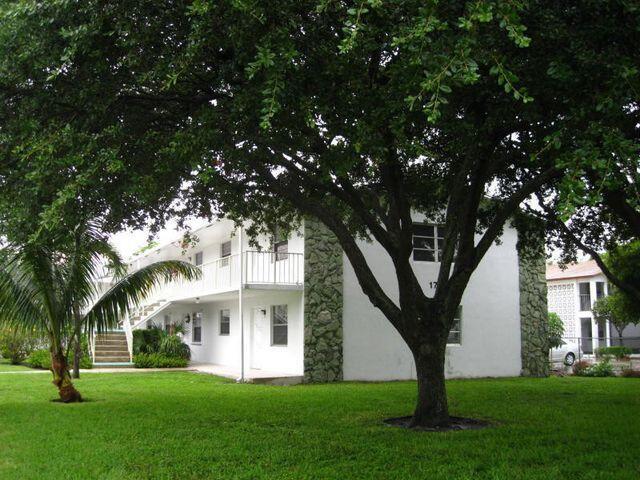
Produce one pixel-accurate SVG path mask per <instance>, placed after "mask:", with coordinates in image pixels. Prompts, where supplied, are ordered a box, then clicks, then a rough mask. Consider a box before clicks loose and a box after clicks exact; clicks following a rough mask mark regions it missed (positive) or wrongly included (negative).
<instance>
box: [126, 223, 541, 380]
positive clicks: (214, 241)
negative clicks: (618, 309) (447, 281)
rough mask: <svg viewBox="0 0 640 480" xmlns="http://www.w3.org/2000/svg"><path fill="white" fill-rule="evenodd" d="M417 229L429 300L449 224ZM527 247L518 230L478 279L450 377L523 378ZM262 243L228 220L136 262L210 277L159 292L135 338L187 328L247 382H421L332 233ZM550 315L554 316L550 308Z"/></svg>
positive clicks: (376, 262)
mask: <svg viewBox="0 0 640 480" xmlns="http://www.w3.org/2000/svg"><path fill="white" fill-rule="evenodd" d="M415 221H416V224H417V227H416V235H415V238H414V247H415V249H414V253H413V259H412V261H413V262H414V266H415V271H416V272H417V275H418V278H419V280H420V281H421V283H422V285H423V288H424V289H425V290H426V291H427V292H429V291H430V290H433V288H434V286H435V284H434V282H435V281H436V278H437V272H438V266H439V265H438V263H437V261H438V255H439V247H440V248H441V246H442V235H441V234H439V227H438V225H431V224H428V223H426V221H425V219H424V218H422V217H421V216H419V215H417V216H416V217H415ZM517 241H518V232H517V231H516V229H515V228H513V227H506V228H505V231H504V234H503V236H502V238H501V243H500V245H494V246H492V247H491V249H490V250H489V252H488V253H487V255H486V257H485V258H484V259H483V261H482V263H481V264H480V266H479V267H478V269H477V270H476V272H475V273H474V274H473V276H472V278H471V281H470V284H469V286H468V288H467V290H466V292H465V294H464V297H463V300H462V305H461V313H460V318H459V320H458V322H457V323H456V325H455V326H454V329H453V330H452V332H451V334H450V345H449V347H448V349H447V359H446V373H447V375H448V376H449V377H483V376H514V375H520V373H521V371H522V370H523V360H522V359H523V349H522V348H523V347H522V345H523V338H522V331H523V329H522V325H523V322H524V321H525V319H524V318H523V315H522V308H521V306H522V303H523V299H522V298H521V294H520V282H521V280H522V275H521V274H522V272H521V269H522V262H521V261H520V258H519V255H518V249H517V248H516V244H517ZM258 244H259V245H258V246H257V247H256V246H255V245H251V244H250V242H249V239H248V238H247V235H246V234H244V232H243V231H242V229H240V228H236V227H235V226H234V224H233V223H232V222H231V221H226V220H221V221H217V222H215V223H213V224H211V225H208V226H206V227H204V228H201V229H199V230H197V231H195V232H193V241H191V242H188V244H184V245H181V244H180V242H175V243H172V244H168V245H163V246H161V247H157V248H155V249H152V250H150V251H147V252H145V253H144V254H142V255H139V256H137V257H135V258H134V259H133V260H132V262H131V267H132V268H133V269H136V268H140V267H142V266H144V265H147V264H150V263H153V262H156V261H159V260H166V259H181V260H185V261H189V262H192V263H194V264H195V265H198V266H199V267H200V268H201V269H202V278H201V279H200V280H198V281H195V282H188V283H184V282H175V283H172V284H168V285H165V286H163V288H161V289H160V290H159V291H157V292H155V293H154V295H153V296H152V298H149V300H148V302H147V305H146V306H145V307H144V308H143V309H142V311H141V312H139V313H138V314H137V315H135V316H132V317H131V318H130V319H127V321H126V322H125V325H124V327H125V331H126V332H127V336H128V337H129V338H131V331H132V330H133V329H139V328H147V327H148V326H150V325H156V326H161V327H164V326H167V325H170V324H172V323H183V324H184V325H185V326H186V328H187V334H186V335H185V337H184V341H185V342H186V343H187V344H188V345H189V346H190V348H191V352H192V362H193V363H194V364H206V365H209V366H210V367H211V369H212V371H216V372H222V373H228V374H229V375H234V376H237V377H241V376H244V378H245V379H250V378H258V377H269V378H271V377H273V378H276V377H291V378H294V379H297V380H302V379H303V378H304V379H306V380H308V381H333V380H339V379H345V380H395V379H412V378H415V366H414V362H413V359H412V356H411V353H410V351H409V349H408V348H407V346H406V345H405V344H404V342H403V340H402V339H401V337H400V335H399V334H398V333H397V332H396V331H395V330H394V328H393V327H392V326H391V324H390V323H389V322H388V321H387V320H386V319H385V317H384V316H383V315H382V314H381V313H380V312H379V311H378V310H376V309H375V308H374V307H373V306H372V305H371V303H370V302H369V299H368V298H367V297H366V296H365V295H364V294H363V292H362V290H361V288H360V286H359V284H358V281H357V279H356V276H355V273H354V271H353V268H352V267H351V265H350V263H349V261H348V259H347V258H346V256H345V255H344V253H343V252H342V250H341V249H340V248H339V246H337V243H336V242H335V239H333V237H332V235H331V234H330V233H328V231H326V229H324V227H322V226H321V225H319V224H318V223H317V222H311V221H306V222H305V223H304V224H303V226H302V227H301V228H300V229H299V230H298V231H296V232H294V233H293V234H291V235H290V236H289V238H259V239H258ZM361 246H362V248H363V251H364V254H365V256H366V258H367V259H368V261H369V263H370V265H371V267H372V269H373V271H374V273H375V275H376V276H377V278H378V279H379V280H380V282H381V284H382V286H383V288H384V289H385V290H386V291H387V292H388V293H389V295H390V296H391V297H392V298H395V297H397V285H396V284H395V281H396V280H395V278H396V277H395V274H394V273H393V268H392V264H391V261H390V259H389V258H388V256H387V255H386V254H385V252H384V251H383V249H382V247H381V246H380V245H379V244H377V243H367V242H361ZM541 261H542V262H543V260H541ZM542 264H543V263H542ZM539 276H540V277H541V278H540V282H542V289H543V290H544V278H543V274H540V275H539ZM530 303H531V302H529V304H530ZM541 310H544V311H543V312H542V314H543V315H544V316H546V303H545V304H544V305H543V307H542V308H541ZM542 355H543V356H544V352H543V353H542ZM216 369H217V370H216Z"/></svg>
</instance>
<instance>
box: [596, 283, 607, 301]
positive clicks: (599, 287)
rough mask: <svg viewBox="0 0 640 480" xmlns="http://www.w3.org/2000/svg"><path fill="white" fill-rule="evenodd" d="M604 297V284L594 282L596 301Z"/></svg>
mask: <svg viewBox="0 0 640 480" xmlns="http://www.w3.org/2000/svg"><path fill="white" fill-rule="evenodd" d="M605 295H606V293H605V284H604V282H596V300H599V299H601V298H602V297H604V296H605Z"/></svg>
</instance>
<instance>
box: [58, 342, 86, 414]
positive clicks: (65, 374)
mask: <svg viewBox="0 0 640 480" xmlns="http://www.w3.org/2000/svg"><path fill="white" fill-rule="evenodd" d="M51 371H52V372H53V384H54V385H55V386H56V387H57V388H58V393H59V394H60V400H61V401H62V402H64V403H73V402H81V401H82V396H81V395H80V392H78V391H77V390H76V389H75V387H74V386H73V382H72V381H71V376H70V375H69V369H68V365H67V359H66V357H65V355H64V351H63V349H61V348H60V349H57V350H52V351H51Z"/></svg>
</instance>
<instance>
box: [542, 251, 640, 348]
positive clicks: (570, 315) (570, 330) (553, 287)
mask: <svg viewBox="0 0 640 480" xmlns="http://www.w3.org/2000/svg"><path fill="white" fill-rule="evenodd" d="M546 276H547V289H548V292H547V295H548V301H549V311H550V312H555V313H557V314H558V315H559V316H560V318H561V319H562V322H563V324H564V335H565V337H566V338H567V339H568V340H569V341H578V340H579V343H580V346H581V348H582V352H583V353H585V354H592V353H593V352H594V350H595V349H596V348H598V347H605V346H611V345H617V344H619V343H620V340H619V338H618V332H617V331H616V330H615V328H614V327H613V325H609V324H608V323H607V324H602V323H598V322H596V321H595V318H594V315H593V305H594V303H595V302H596V301H597V300H598V299H600V298H602V297H604V296H606V295H608V294H609V289H610V285H609V282H608V281H607V278H606V277H605V276H604V274H603V273H602V270H600V267H598V265H597V264H596V262H595V261H594V260H588V261H584V262H579V263H574V264H571V265H567V266H566V268H564V269H562V268H560V267H559V266H558V265H556V264H550V265H547V275H546ZM623 338H624V339H626V340H624V342H625V345H626V346H629V347H635V348H640V341H638V339H640V326H634V325H628V326H627V327H625V329H624V330H623Z"/></svg>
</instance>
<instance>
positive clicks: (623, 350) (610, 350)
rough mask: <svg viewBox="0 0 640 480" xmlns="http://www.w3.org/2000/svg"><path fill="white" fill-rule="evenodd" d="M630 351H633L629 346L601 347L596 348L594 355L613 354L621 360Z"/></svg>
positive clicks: (630, 352) (629, 353)
mask: <svg viewBox="0 0 640 480" xmlns="http://www.w3.org/2000/svg"><path fill="white" fill-rule="evenodd" d="M632 353H633V351H632V350H631V349H630V348H629V347H621V346H615V347H601V348H598V349H597V350H596V355H598V356H599V357H603V356H606V355H613V356H614V357H616V358H617V359H618V360H622V359H623V358H625V357H628V356H629V355H631V354H632Z"/></svg>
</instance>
